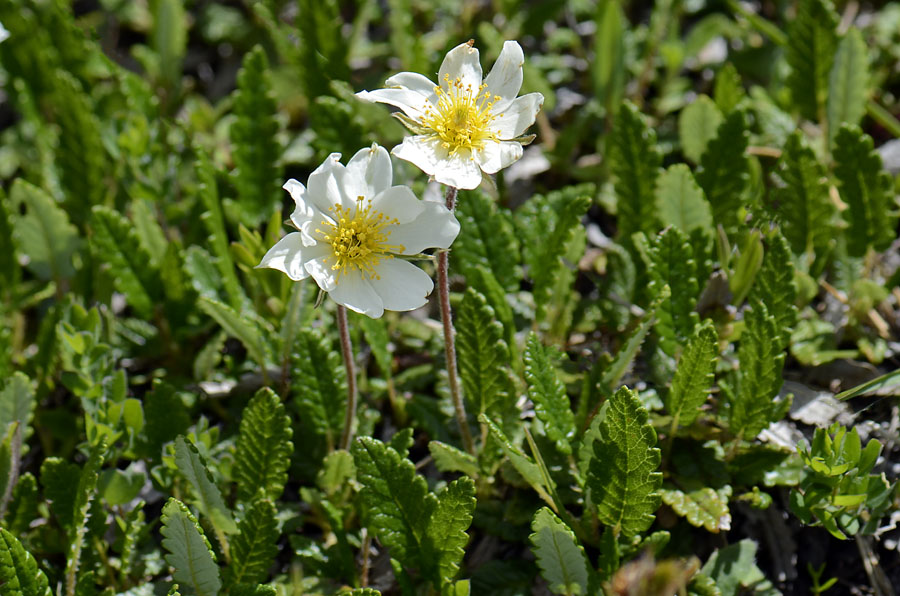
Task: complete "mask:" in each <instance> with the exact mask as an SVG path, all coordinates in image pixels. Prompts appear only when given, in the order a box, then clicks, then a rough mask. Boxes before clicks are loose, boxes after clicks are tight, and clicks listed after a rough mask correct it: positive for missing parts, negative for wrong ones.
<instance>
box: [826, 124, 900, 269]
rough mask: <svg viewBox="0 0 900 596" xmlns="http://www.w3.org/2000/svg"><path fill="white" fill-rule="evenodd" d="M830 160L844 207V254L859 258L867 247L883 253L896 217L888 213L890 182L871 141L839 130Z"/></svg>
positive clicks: (848, 130)
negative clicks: (833, 162) (833, 160)
mask: <svg viewBox="0 0 900 596" xmlns="http://www.w3.org/2000/svg"><path fill="white" fill-rule="evenodd" d="M834 159H835V162H836V163H835V168H834V173H835V176H837V179H838V184H839V187H840V191H841V199H842V200H843V201H844V202H845V203H847V209H845V210H844V211H843V216H844V218H845V220H846V221H847V224H848V225H849V229H848V230H847V235H846V238H847V251H848V252H849V253H850V254H851V255H852V256H862V255H864V254H865V253H866V249H867V248H869V247H871V248H873V249H875V250H885V249H886V248H887V247H888V246H889V245H890V244H891V241H892V240H893V238H894V236H895V234H894V222H896V215H894V214H892V213H891V194H892V193H891V191H890V189H891V186H892V184H891V178H890V175H889V174H888V173H887V172H885V171H884V170H883V169H882V163H881V157H880V156H879V155H878V153H877V152H876V151H875V150H874V149H873V148H872V137H870V136H869V135H867V134H865V133H863V132H862V131H861V130H860V129H859V128H858V127H856V126H843V127H841V129H840V130H839V131H838V133H837V137H836V139H835V149H834Z"/></svg>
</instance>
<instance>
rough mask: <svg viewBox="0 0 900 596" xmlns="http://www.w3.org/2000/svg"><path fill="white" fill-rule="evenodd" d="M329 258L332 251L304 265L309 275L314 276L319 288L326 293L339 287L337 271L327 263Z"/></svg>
mask: <svg viewBox="0 0 900 596" xmlns="http://www.w3.org/2000/svg"><path fill="white" fill-rule="evenodd" d="M320 246H321V245H320ZM329 257H331V251H330V250H329V252H328V253H327V254H324V255H321V256H319V257H316V258H315V259H310V260H309V261H307V262H306V263H304V264H303V266H304V267H305V268H306V271H307V273H309V274H310V275H312V277H313V279H314V280H316V283H317V284H318V285H319V287H320V288H322V289H323V290H324V291H326V292H330V291H331V290H333V289H334V288H335V287H336V286H337V277H336V276H335V271H334V270H333V269H332V268H331V265H330V264H328V262H326V261H327V260H328V259H329Z"/></svg>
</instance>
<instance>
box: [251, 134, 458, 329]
mask: <svg viewBox="0 0 900 596" xmlns="http://www.w3.org/2000/svg"><path fill="white" fill-rule="evenodd" d="M340 159H341V154H340V153H332V154H331V155H329V156H328V158H327V159H326V160H325V161H324V162H323V163H322V165H320V166H319V167H318V168H316V170H315V171H314V172H313V173H312V174H310V175H309V181H308V186H307V187H304V186H303V185H302V184H301V183H299V182H297V181H296V180H293V179H291V180H288V181H287V182H286V183H285V185H284V189H285V190H287V191H288V192H290V193H291V197H292V198H293V199H294V202H295V203H296V204H297V207H296V208H295V209H294V212H293V213H292V214H291V223H292V224H293V225H294V226H295V227H296V228H297V229H298V230H299V232H292V233H290V234H288V235H287V236H285V237H284V238H282V239H281V240H279V241H278V242H277V243H276V244H275V246H273V247H272V248H271V249H270V250H269V252H267V253H266V255H265V256H264V257H263V259H262V261H261V262H260V264H259V267H269V268H271V269H278V270H279V271H283V272H284V273H286V274H287V276H288V277H290V278H291V279H293V280H301V279H304V278H306V277H309V276H312V277H313V279H315V280H316V283H317V284H318V285H319V287H320V288H322V290H324V291H325V292H328V294H329V296H331V297H332V298H333V299H334V301H335V302H337V303H338V304H343V305H344V306H346V307H347V308H349V309H351V310H355V311H356V312H359V313H363V314H365V315H368V316H370V317H373V318H377V317H380V316H381V315H382V314H383V313H384V311H385V309H387V310H412V309H414V308H418V307H420V306H422V305H423V304H425V302H426V297H427V296H428V294H430V293H431V290H432V288H433V287H434V284H433V283H432V281H431V278H430V277H429V276H428V274H426V273H425V272H424V271H422V270H421V269H419V268H418V267H416V266H415V265H413V264H412V263H410V262H408V261H407V260H404V259H402V258H394V257H395V256H400V255H416V254H419V253H421V252H422V251H423V250H425V249H426V248H449V246H450V244H451V243H452V242H453V240H454V239H455V238H456V235H457V234H458V233H459V222H457V221H456V218H455V217H454V216H453V214H452V213H450V211H449V210H448V209H447V208H446V207H445V206H444V205H440V204H437V203H428V202H424V201H420V200H419V199H417V198H416V197H415V195H414V194H413V193H412V191H411V190H410V189H409V188H408V187H406V186H391V178H392V170H391V158H390V156H389V155H388V152H387V151H386V150H385V149H384V148H383V147H379V146H378V145H372V147H371V148H369V149H361V150H360V151H358V152H357V153H356V155H354V156H353V157H352V158H351V159H350V161H349V162H348V163H347V165H346V166H343V165H341V163H340Z"/></svg>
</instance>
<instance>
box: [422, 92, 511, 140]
mask: <svg viewBox="0 0 900 596" xmlns="http://www.w3.org/2000/svg"><path fill="white" fill-rule="evenodd" d="M486 88H487V85H485V84H483V83H482V85H481V86H480V87H479V88H478V89H477V90H475V89H473V88H472V85H463V83H462V81H461V80H460V79H459V78H457V79H455V80H451V79H450V76H449V75H444V85H442V86H440V87H435V88H434V92H435V93H437V96H438V100H437V105H436V106H434V107H433V108H431V107H429V108H427V109H426V110H425V117H424V118H423V119H422V124H423V125H424V126H425V127H427V128H430V129H431V130H433V131H434V135H435V136H436V137H437V138H439V139H440V140H441V145H442V146H443V147H444V148H445V149H447V150H448V151H449V152H450V155H455V154H456V153H458V152H459V151H460V150H461V149H469V150H472V149H481V148H482V147H484V143H485V141H488V140H494V141H496V140H497V135H496V133H495V132H493V131H491V130H490V125H491V122H492V121H493V120H494V117H495V116H494V115H493V114H492V113H491V108H493V106H494V103H496V102H497V101H499V100H500V96H499V95H494V96H492V95H491V93H490V91H486Z"/></svg>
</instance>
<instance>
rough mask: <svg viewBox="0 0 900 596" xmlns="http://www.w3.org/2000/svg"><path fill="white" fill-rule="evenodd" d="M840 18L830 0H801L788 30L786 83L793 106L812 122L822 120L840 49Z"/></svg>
mask: <svg viewBox="0 0 900 596" xmlns="http://www.w3.org/2000/svg"><path fill="white" fill-rule="evenodd" d="M837 43H838V40H837V15H835V13H834V8H833V7H832V5H831V2H830V0H801V1H800V2H798V3H797V14H796V15H795V16H794V18H793V19H792V20H791V21H790V22H789V24H788V28H787V50H786V53H785V58H786V59H787V63H788V64H789V65H790V67H791V73H790V75H789V76H788V79H787V84H788V88H789V89H790V90H791V97H792V99H793V100H794V105H795V106H796V108H797V109H798V110H799V111H800V113H801V114H802V115H803V116H805V117H806V118H809V119H810V120H822V116H824V110H825V101H826V97H827V96H828V77H829V74H830V73H831V67H832V64H833V63H834V53H835V49H836V47H837Z"/></svg>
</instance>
